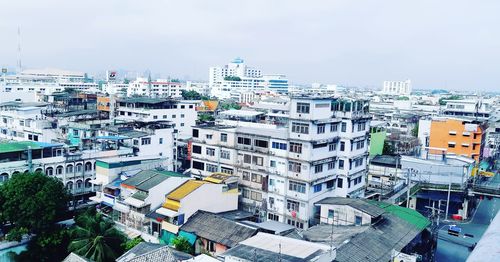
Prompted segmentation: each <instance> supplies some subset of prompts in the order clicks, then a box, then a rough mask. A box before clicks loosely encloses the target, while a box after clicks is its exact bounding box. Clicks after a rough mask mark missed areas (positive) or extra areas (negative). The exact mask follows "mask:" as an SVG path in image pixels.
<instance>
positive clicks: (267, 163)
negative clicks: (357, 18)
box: [191, 96, 370, 228]
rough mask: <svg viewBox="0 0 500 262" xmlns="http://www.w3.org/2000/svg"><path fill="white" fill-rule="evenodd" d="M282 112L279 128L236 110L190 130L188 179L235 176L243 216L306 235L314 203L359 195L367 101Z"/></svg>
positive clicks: (299, 104)
mask: <svg viewBox="0 0 500 262" xmlns="http://www.w3.org/2000/svg"><path fill="white" fill-rule="evenodd" d="M287 105H288V109H287V114H288V115H287V117H288V118H287V119H288V121H287V122H286V123H285V124H276V122H275V121H267V120H265V119H266V118H268V117H269V115H270V114H268V115H267V116H266V115H264V113H261V112H256V111H243V110H239V111H226V112H228V113H226V116H225V117H226V120H220V121H219V122H218V123H217V124H215V125H199V126H195V127H193V142H192V147H191V158H192V168H191V173H192V175H194V176H201V177H204V176H208V175H210V174H211V173H213V172H222V173H227V174H235V175H237V176H239V177H240V188H241V198H240V205H241V206H242V208H243V209H246V210H248V211H252V212H256V213H259V215H260V217H261V219H262V220H276V221H280V222H285V223H288V224H290V225H293V226H296V227H297V228H307V227H309V223H310V221H312V219H313V218H314V215H315V212H317V210H315V207H314V203H316V202H317V201H319V200H321V199H323V198H325V197H330V196H341V197H346V196H350V197H357V196H362V195H363V193H364V185H365V175H366V172H367V168H366V165H367V157H368V131H369V121H370V116H369V114H368V102H367V101H364V100H340V99H335V98H322V97H305V96H304V97H294V98H292V99H291V101H290V103H288V104H287ZM227 115H229V116H227ZM285 118H286V117H285Z"/></svg>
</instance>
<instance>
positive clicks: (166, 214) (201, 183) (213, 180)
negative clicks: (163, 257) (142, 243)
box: [148, 173, 238, 243]
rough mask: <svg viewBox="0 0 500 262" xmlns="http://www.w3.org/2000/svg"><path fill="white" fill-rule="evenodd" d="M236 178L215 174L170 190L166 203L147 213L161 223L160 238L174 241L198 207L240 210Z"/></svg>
mask: <svg viewBox="0 0 500 262" xmlns="http://www.w3.org/2000/svg"><path fill="white" fill-rule="evenodd" d="M237 181H238V178H237V177H233V176H230V175H227V174H222V173H215V174H213V175H212V176H209V177H207V178H205V180H189V181H187V182H186V183H184V184H182V185H181V186H179V187H178V188H176V189H175V190H173V191H172V192H170V193H169V194H168V195H167V196H166V197H165V202H164V203H163V205H162V206H161V207H160V208H158V209H156V210H155V211H154V212H151V213H150V214H148V216H149V217H150V218H152V220H153V221H152V223H153V224H154V223H161V227H160V228H161V236H160V241H161V242H164V243H171V241H172V240H173V239H174V238H175V236H176V235H177V234H178V233H179V228H180V227H181V226H182V225H183V224H184V223H186V222H187V221H188V220H189V218H190V217H191V216H192V215H193V214H194V213H196V211H198V210H205V211H209V212H213V213H219V212H225V211H230V210H236V209H238V184H237ZM153 227H154V225H153Z"/></svg>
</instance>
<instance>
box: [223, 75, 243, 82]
mask: <svg viewBox="0 0 500 262" xmlns="http://www.w3.org/2000/svg"><path fill="white" fill-rule="evenodd" d="M224 80H226V81H241V78H240V77H239V76H226V77H224Z"/></svg>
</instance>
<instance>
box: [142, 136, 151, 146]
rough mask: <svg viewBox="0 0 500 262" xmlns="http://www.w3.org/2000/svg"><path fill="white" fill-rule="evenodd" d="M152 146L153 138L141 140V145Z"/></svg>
mask: <svg viewBox="0 0 500 262" xmlns="http://www.w3.org/2000/svg"><path fill="white" fill-rule="evenodd" d="M150 144H151V138H149V137H145V138H141V145H150Z"/></svg>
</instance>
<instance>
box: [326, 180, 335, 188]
mask: <svg viewBox="0 0 500 262" xmlns="http://www.w3.org/2000/svg"><path fill="white" fill-rule="evenodd" d="M333 185H335V180H329V181H326V188H332V187H333Z"/></svg>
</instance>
